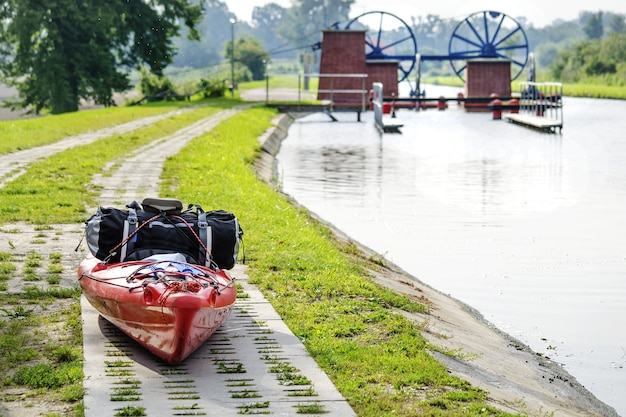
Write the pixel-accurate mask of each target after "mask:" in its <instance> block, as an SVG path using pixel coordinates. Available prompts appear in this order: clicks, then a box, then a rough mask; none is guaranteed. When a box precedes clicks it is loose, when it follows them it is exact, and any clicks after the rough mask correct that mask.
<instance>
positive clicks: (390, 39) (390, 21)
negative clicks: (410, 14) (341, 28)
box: [345, 11, 417, 82]
mask: <svg viewBox="0 0 626 417" xmlns="http://www.w3.org/2000/svg"><path fill="white" fill-rule="evenodd" d="M345 28H346V29H352V30H356V29H364V30H366V31H367V32H366V33H365V59H367V60H392V61H398V82H401V81H403V80H405V79H406V78H407V77H408V76H409V74H410V73H411V71H412V70H413V68H415V61H416V54H417V41H416V40H415V36H414V35H413V31H411V27H410V26H409V25H407V24H406V22H405V21H404V20H402V19H400V18H399V17H398V16H395V15H393V14H391V13H387V12H378V11H376V12H367V13H363V14H362V15H360V16H357V17H355V18H354V19H352V20H351V21H350V22H348V24H347V25H346V27H345Z"/></svg>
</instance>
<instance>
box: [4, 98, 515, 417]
mask: <svg viewBox="0 0 626 417" xmlns="http://www.w3.org/2000/svg"><path fill="white" fill-rule="evenodd" d="M218 103H219V104H218ZM233 104H236V101H230V102H229V101H221V102H216V106H214V107H204V108H200V109H197V110H194V111H193V112H190V113H186V114H185V115H181V116H177V117H175V118H171V119H167V120H165V121H163V122H159V123H157V124H155V125H154V126H151V127H147V128H144V129H141V130H138V131H136V132H132V133H130V134H127V135H116V136H113V137H109V138H105V139H102V140H99V141H98V142H96V143H93V144H89V145H85V146H80V147H77V148H73V149H69V150H67V151H65V152H62V153H60V154H57V155H52V156H50V157H48V158H46V159H45V160H43V161H41V162H37V163H35V164H33V165H32V166H31V167H30V168H29V169H28V171H27V173H26V174H25V175H23V176H21V177H19V178H17V179H16V180H14V181H12V182H10V183H9V184H7V185H6V186H5V187H4V188H2V189H1V190H0V224H2V223H6V222H12V221H29V222H32V223H35V224H52V223H74V222H83V221H84V220H85V218H86V216H87V215H88V214H89V213H86V212H85V207H88V206H91V205H94V202H95V197H96V195H97V191H98V190H90V189H89V188H88V184H89V182H90V180H91V177H92V176H93V175H94V174H95V173H100V172H102V171H103V169H104V167H105V166H106V163H107V162H109V161H114V160H115V159H116V158H118V157H121V156H123V155H124V154H125V153H126V152H128V151H129V150H131V149H134V148H137V147H139V146H142V145H143V144H146V143H149V142H150V141H153V140H155V139H157V138H159V137H161V136H164V135H167V134H169V133H171V132H174V131H176V130H178V129H180V128H182V127H184V126H186V125H188V124H190V123H192V122H193V121H195V120H197V119H198V118H200V117H206V116H207V115H209V114H211V112H212V111H216V110H218V109H219V107H220V106H232V105H233ZM275 115H276V113H275V111H274V110H271V109H266V108H262V107H257V108H252V109H249V110H246V111H244V112H242V113H240V114H238V115H236V116H234V117H232V118H230V119H228V120H226V121H224V122H222V123H221V124H220V125H219V126H218V127H216V128H215V129H214V130H212V131H211V132H210V133H208V134H206V135H203V136H201V137H198V138H196V139H194V140H192V142H191V143H190V144H189V146H187V147H186V148H185V149H184V150H183V151H182V152H180V153H179V154H178V155H176V156H173V157H171V158H169V159H168V160H167V161H166V163H165V167H164V173H163V182H162V193H161V196H163V197H176V198H179V199H181V200H183V202H185V203H198V204H201V205H202V206H203V207H204V208H205V209H206V210H210V209H223V210H227V211H231V212H234V213H235V214H237V216H238V217H239V220H240V222H241V224H242V227H243V228H244V231H245V252H246V259H247V264H248V267H249V270H248V273H249V275H250V277H251V281H252V282H253V283H255V284H256V285H258V286H259V287H260V288H261V290H262V291H263V293H264V294H265V296H266V297H267V298H268V299H269V300H270V301H271V302H272V304H273V305H274V307H275V308H276V309H277V310H278V312H279V313H280V315H281V316H282V317H283V319H284V320H285V322H286V323H287V324H288V325H289V327H290V328H291V329H292V331H293V332H294V333H295V334H296V335H297V336H298V337H299V338H300V339H301V340H302V341H303V342H304V344H305V346H306V347H307V349H308V350H309V352H310V353H311V355H312V356H313V357H314V358H315V360H316V361H317V362H318V364H319V365H320V366H321V367H322V368H323V369H324V371H325V372H326V373H327V374H328V375H329V376H330V378H331V379H332V380H333V382H334V383H335V384H336V386H337V387H338V389H339V390H340V392H341V393H342V394H343V395H344V396H345V397H346V399H347V400H348V401H349V403H350V404H351V406H352V407H353V408H354V409H355V410H356V412H357V414H358V415H359V416H363V417H369V416H372V417H374V416H375V417H380V416H392V415H393V416H398V415H407V416H409V415H432V416H457V415H460V414H463V415H467V416H479V415H480V416H484V415H490V416H508V415H510V414H507V413H504V412H501V411H498V410H496V409H494V408H493V407H490V406H488V405H487V404H486V402H485V401H486V394H485V393H484V392H482V391H481V390H479V389H476V388H475V387H472V386H471V385H470V384H469V383H467V382H466V381H464V380H462V379H460V378H457V377H455V376H452V375H451V374H449V373H448V371H447V369H446V368H445V367H444V366H443V365H442V364H440V363H439V362H437V361H436V360H435V359H434V358H433V356H432V355H430V354H429V349H436V347H435V346H431V345H429V344H428V343H427V341H426V340H425V339H424V338H423V337H422V335H421V334H420V328H419V325H418V324H416V323H413V322H411V321H409V320H408V319H407V318H405V317H404V315H402V314H401V313H400V312H401V311H407V312H427V311H428V309H427V307H425V306H424V305H422V304H420V303H418V302H416V301H414V300H411V299H409V298H408V297H406V296H403V295H400V294H397V293H395V292H393V291H391V290H388V289H385V288H383V287H381V286H379V285H377V284H375V283H374V282H373V281H372V280H371V279H370V273H369V272H368V271H369V270H370V268H377V267H378V264H377V263H376V262H374V260H370V259H364V258H362V257H360V255H359V253H358V251H356V250H355V248H354V246H353V245H349V244H348V245H342V244H340V243H339V242H337V241H335V240H334V239H333V237H332V233H331V231H330V230H329V229H328V228H327V227H325V226H323V225H321V224H319V223H318V222H317V221H315V220H313V219H312V218H311V217H310V216H309V215H308V212H307V211H306V210H304V209H299V208H296V207H295V206H293V205H292V204H291V202H290V201H289V200H288V199H287V198H286V197H285V196H284V195H282V194H280V193H279V192H277V191H276V190H275V189H273V188H272V187H271V186H269V185H268V184H266V183H264V182H262V181H260V180H258V178H257V177H256V175H255V173H254V171H253V169H252V163H253V161H254V160H255V158H256V157H257V155H258V154H259V152H260V149H259V144H258V140H257V138H258V137H259V136H260V135H261V134H262V133H263V132H264V131H265V130H266V129H267V128H268V127H269V126H270V121H271V119H272V118H273V117H274V116H275ZM73 116H74V117H76V118H77V119H80V117H81V116H82V114H76V115H73ZM56 117H58V116H51V117H49V119H51V120H54V119H55V118H56ZM68 117H70V116H68ZM64 123H65V122H64ZM105 174H106V172H105ZM29 256H30V257H29V259H30V261H31V262H32V263H33V265H36V266H33V267H32V268H33V269H34V268H36V267H40V266H41V263H43V261H44V258H43V257H41V256H39V257H38V256H36V254H33V255H29ZM54 259H55V258H54V257H51V258H49V259H48V261H50V262H52V265H55V262H54ZM0 261H2V262H4V263H12V258H11V256H10V254H6V253H4V254H1V256H0ZM56 268H57V267H53V271H50V272H52V273H56V271H57V269H56ZM67 297H69V298H71V301H72V304H71V308H69V309H67V312H66V313H64V315H63V318H64V319H63V324H62V325H63V326H64V328H65V329H66V332H67V334H68V335H69V339H68V340H62V341H60V342H58V343H56V344H55V345H54V346H53V347H51V348H46V349H39V348H37V346H38V344H40V343H42V338H43V337H45V332H37V331H36V330H37V329H50V328H52V327H54V326H57V325H58V324H56V322H55V321H54V320H53V318H52V317H50V316H49V315H46V313H45V311H44V312H43V314H40V313H38V314H32V313H28V311H29V310H32V309H33V308H34V307H31V305H32V304H37V305H38V306H40V308H44V309H45V306H46V305H49V304H50V303H53V302H57V301H58V300H59V299H65V298H67ZM31 303H32V304H31ZM0 305H1V306H9V307H10V308H7V313H6V314H7V319H5V320H2V321H0V323H1V324H0V374H2V375H11V376H10V377H5V378H4V381H3V382H4V384H5V385H18V384H19V385H21V384H23V386H28V387H31V389H32V390H39V389H42V388H41V387H48V388H50V389H51V393H49V394H45V393H42V394H39V395H52V396H55V398H72V399H74V400H75V401H76V399H77V398H80V397H81V392H80V390H79V388H78V384H79V382H78V380H79V373H78V372H77V370H78V369H79V368H80V369H82V368H81V365H80V361H78V360H76V359H75V358H76V355H78V353H77V352H76V351H74V350H73V349H72V347H76V346H82V341H81V340H80V337H81V336H80V314H79V312H80V305H79V302H78V293H77V291H76V290H72V289H57V290H54V291H41V290H39V289H37V288H35V287H32V288H27V289H26V290H25V291H24V292H23V293H22V294H20V295H19V296H12V295H0ZM13 316H15V317H13ZM22 316H25V317H22ZM11 352H13V353H11ZM123 365H124V363H123V362H111V364H110V367H111V369H113V370H115V372H122V371H123ZM38 370H39V371H42V370H44V371H46V372H36V371H38ZM225 371H228V372H230V373H232V372H235V373H242V372H245V369H242V368H241V369H240V368H234V369H230V368H229V369H225ZM44 373H45V374H46V376H44V375H43V374H44ZM277 374H279V375H281V378H284V379H283V380H284V381H287V383H295V382H297V381H300V380H303V381H304V380H305V377H306V375H304V376H301V375H299V374H298V372H297V369H295V368H292V367H290V366H288V364H286V365H285V364H283V365H281V367H280V369H277ZM118 412H120V413H121V414H119V415H134V414H130V413H134V412H140V413H141V412H142V410H130V409H118ZM77 413H80V411H77Z"/></svg>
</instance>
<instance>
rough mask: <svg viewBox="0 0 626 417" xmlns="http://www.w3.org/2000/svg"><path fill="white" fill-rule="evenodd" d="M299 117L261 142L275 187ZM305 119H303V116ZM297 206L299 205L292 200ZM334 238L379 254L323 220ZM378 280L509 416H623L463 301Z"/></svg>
mask: <svg viewBox="0 0 626 417" xmlns="http://www.w3.org/2000/svg"><path fill="white" fill-rule="evenodd" d="M299 116H300V115H291V116H290V115H285V114H283V115H280V116H278V117H277V118H276V119H275V120H274V124H275V128H273V129H271V130H270V131H268V132H266V133H265V134H264V135H263V136H262V137H260V138H259V140H260V141H261V147H262V149H263V152H262V154H261V157H260V158H259V161H258V162H257V169H258V171H259V176H260V177H261V178H262V179H263V180H264V181H268V182H270V183H272V184H275V181H274V179H275V174H276V171H275V170H276V167H275V159H274V157H275V156H276V155H277V154H278V151H279V149H280V143H281V141H282V140H283V139H284V138H285V137H286V136H287V131H288V129H289V125H290V124H291V123H293V122H294V120H295V119H294V117H295V118H297V117H299ZM302 116H304V115H302ZM293 204H294V205H297V202H295V201H294V202H293ZM311 215H312V216H313V217H315V218H316V219H317V220H318V221H320V222H321V223H323V224H326V225H327V226H328V227H329V228H330V229H331V230H332V231H333V232H334V235H335V237H336V238H337V239H338V240H339V241H342V242H351V243H353V244H355V245H356V246H357V247H359V248H360V249H361V251H362V253H363V257H364V258H365V259H368V258H371V257H372V256H376V257H379V258H380V255H379V254H376V253H375V252H374V251H372V250H371V249H369V248H367V247H365V246H363V245H361V244H360V243H358V242H354V241H352V239H350V237H349V236H346V235H345V234H344V233H342V232H341V231H339V230H337V229H336V228H334V227H333V225H331V224H328V223H327V222H325V221H324V219H321V218H319V217H318V216H316V215H315V213H311ZM371 273H372V275H373V277H374V279H375V280H376V281H377V282H379V283H380V284H381V285H383V286H386V287H388V288H390V289H393V290H394V291H397V292H401V293H404V294H407V295H409V296H412V297H415V298H419V299H420V300H421V301H422V302H424V303H426V304H427V305H429V307H430V314H427V315H420V314H408V313H405V314H406V315H407V317H408V318H409V319H410V320H413V321H415V322H417V323H420V324H421V325H422V327H423V328H424V329H426V330H425V332H424V336H425V337H427V338H428V339H429V340H430V342H432V343H433V344H435V345H438V346H442V347H444V348H445V349H448V350H450V351H456V352H461V355H460V357H451V356H446V355H442V354H440V353H437V352H432V354H433V355H434V356H435V357H436V358H437V359H438V360H439V361H441V362H442V363H443V364H444V365H445V366H447V367H448V369H449V370H450V372H452V373H454V374H455V375H458V376H459V377H461V378H463V379H465V380H467V381H469V382H470V383H471V384H472V385H474V386H476V387H479V388H481V389H482V390H484V391H486V392H488V395H489V402H490V403H491V404H492V405H494V406H496V407H498V408H500V409H502V410H504V411H508V412H511V413H521V414H527V415H531V416H543V415H553V416H555V417H577V416H581V417H582V416H585V417H590V416H598V417H600V416H603V417H619V416H618V414H617V413H616V412H615V410H614V409H613V408H611V407H609V406H608V405H606V404H604V403H603V402H601V401H600V400H598V399H597V398H596V397H595V396H594V395H593V394H592V393H591V392H589V391H588V390H587V389H585V387H584V386H582V385H581V384H580V383H578V381H576V379H575V378H574V377H572V376H571V375H570V374H569V373H568V372H567V371H566V370H565V369H564V368H563V367H562V366H561V365H560V364H558V363H556V362H554V361H552V360H550V359H548V358H546V357H544V356H542V355H539V354H537V353H535V352H533V351H532V350H531V349H530V348H529V347H528V346H526V345H524V344H523V343H522V342H520V341H519V340H517V339H515V338H513V337H511V336H510V335H508V334H506V333H504V332H501V331H499V330H498V329H497V328H495V327H494V326H493V325H492V324H491V323H489V322H487V321H486V320H485V319H484V318H483V317H482V316H481V314H480V313H479V312H478V311H476V310H474V309H473V308H471V307H470V306H468V305H465V304H464V303H462V302H460V301H458V300H456V299H453V298H451V297H449V296H447V295H444V294H442V293H441V292H439V291H437V290H436V289H434V288H432V287H430V286H428V285H426V284H424V283H423V282H421V281H419V280H418V279H417V278H416V277H414V276H411V275H410V274H408V273H406V272H405V271H403V270H402V269H401V268H399V267H398V266H396V265H393V264H390V263H388V264H387V265H386V266H385V267H381V268H378V269H377V270H372V271H371Z"/></svg>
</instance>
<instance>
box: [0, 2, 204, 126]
mask: <svg viewBox="0 0 626 417" xmlns="http://www.w3.org/2000/svg"><path fill="white" fill-rule="evenodd" d="M201 13H202V9H201V7H200V6H195V5H192V4H190V0H160V1H157V0H126V1H117V0H115V1H113V0H108V1H102V0H81V1H76V0H5V1H2V2H0V76H1V77H2V80H3V82H5V83H6V84H8V85H11V86H14V87H16V88H17V90H18V93H19V99H18V101H16V102H15V103H12V106H13V107H14V108H15V107H19V108H28V107H30V108H31V111H32V112H35V113H39V112H40V111H41V110H43V109H50V110H51V112H52V113H53V114H58V113H66V112H71V111H76V110H78V105H79V102H80V100H81V99H93V100H94V101H95V102H96V103H97V104H103V105H106V106H110V105H113V104H114V102H113V93H114V92H121V91H125V90H127V89H129V88H130V80H129V74H128V72H129V71H130V70H131V69H133V68H140V67H141V66H142V65H147V66H148V67H149V68H150V71H151V72H153V73H154V74H156V75H162V73H163V70H164V68H165V67H166V66H167V65H168V64H169V63H171V62H172V55H173V54H174V52H175V48H174V46H173V43H172V41H171V39H172V38H173V37H174V36H176V35H178V33H179V31H180V26H179V25H180V22H183V23H184V25H185V26H186V27H188V28H189V29H190V31H189V36H190V37H192V38H198V33H197V32H196V30H195V25H196V23H197V22H198V20H199V18H200V16H201Z"/></svg>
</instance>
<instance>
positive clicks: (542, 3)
mask: <svg viewBox="0 0 626 417" xmlns="http://www.w3.org/2000/svg"><path fill="white" fill-rule="evenodd" d="M270 2H273V3H278V4H280V5H281V6H283V7H290V6H291V0H273V1H270V0H225V3H226V4H227V5H228V8H229V9H230V11H231V12H233V13H235V14H236V15H237V19H238V20H244V21H247V22H249V21H250V20H251V17H252V10H253V9H254V7H255V6H263V5H264V4H267V3H270ZM484 10H493V11H497V12H500V13H504V14H505V15H507V16H509V17H511V18H513V19H517V18H518V17H520V16H522V17H525V18H526V19H527V20H528V21H529V22H530V23H532V24H533V25H534V26H535V27H536V28H540V27H544V26H546V25H549V24H551V23H552V22H553V21H555V20H557V19H563V20H574V19H576V18H578V14H579V13H580V12H581V11H590V12H598V11H604V12H613V13H622V14H624V15H626V1H625V0H594V1H589V0H565V1H558V0H523V1H520V0H431V1H424V0H422V1H419V0H357V1H356V2H355V3H354V5H353V6H352V15H351V16H350V17H352V18H353V17H357V16H358V15H360V14H363V13H367V12H374V11H382V12H386V13H391V14H393V15H396V16H398V17H400V18H402V19H404V20H405V21H407V22H410V19H409V18H410V17H411V16H426V15H429V14H432V15H438V16H439V17H441V18H444V19H452V18H454V19H457V20H463V19H465V18H466V17H468V16H471V15H472V14H474V13H476V12H481V11H484Z"/></svg>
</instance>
